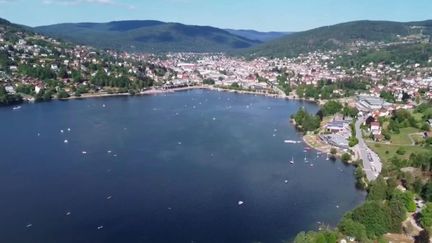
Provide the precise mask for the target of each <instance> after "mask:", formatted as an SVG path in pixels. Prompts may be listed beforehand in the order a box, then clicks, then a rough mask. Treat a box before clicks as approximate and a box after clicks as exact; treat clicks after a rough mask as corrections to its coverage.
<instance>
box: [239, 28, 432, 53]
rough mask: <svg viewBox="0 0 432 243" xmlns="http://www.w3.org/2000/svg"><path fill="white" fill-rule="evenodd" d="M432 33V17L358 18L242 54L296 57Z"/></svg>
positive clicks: (275, 41)
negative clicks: (410, 19)
mask: <svg viewBox="0 0 432 243" xmlns="http://www.w3.org/2000/svg"><path fill="white" fill-rule="evenodd" d="M431 33H432V20H428V21H421V22H408V23H401V22H390V21H355V22H348V23H342V24H337V25H332V26H325V27H320V28H316V29H312V30H308V31H303V32H296V33H293V34H291V35H287V36H284V37H282V38H279V39H276V40H273V41H270V42H267V43H264V44H261V45H258V46H256V47H254V48H251V49H249V50H247V51H245V52H243V53H242V54H245V55H251V56H277V57H280V56H288V57H292V56H297V55H299V54H301V53H308V52H311V51H316V50H334V49H338V48H343V47H347V46H350V45H351V44H353V43H354V42H360V41H364V42H392V41H398V40H401V38H404V37H408V36H411V37H414V38H415V37H417V38H421V37H424V36H427V35H431Z"/></svg>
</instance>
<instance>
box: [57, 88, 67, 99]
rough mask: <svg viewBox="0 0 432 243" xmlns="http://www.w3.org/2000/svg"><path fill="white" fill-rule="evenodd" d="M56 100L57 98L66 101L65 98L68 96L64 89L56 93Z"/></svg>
mask: <svg viewBox="0 0 432 243" xmlns="http://www.w3.org/2000/svg"><path fill="white" fill-rule="evenodd" d="M57 98H59V99H66V98H69V94H68V93H67V92H66V91H65V90H64V89H60V90H59V91H58V92H57Z"/></svg>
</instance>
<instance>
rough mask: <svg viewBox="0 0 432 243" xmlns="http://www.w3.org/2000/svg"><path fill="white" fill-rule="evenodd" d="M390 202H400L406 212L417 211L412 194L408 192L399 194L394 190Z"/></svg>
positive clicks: (399, 192)
mask: <svg viewBox="0 0 432 243" xmlns="http://www.w3.org/2000/svg"><path fill="white" fill-rule="evenodd" d="M392 200H397V201H400V202H402V203H403V205H404V206H405V209H406V210H407V211H408V212H415V211H416V209H417V207H416V204H415V201H414V193H412V192H410V191H406V192H401V191H399V190H397V189H396V190H394V192H393V195H392Z"/></svg>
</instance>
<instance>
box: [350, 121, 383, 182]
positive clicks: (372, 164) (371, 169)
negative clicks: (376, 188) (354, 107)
mask: <svg viewBox="0 0 432 243" xmlns="http://www.w3.org/2000/svg"><path fill="white" fill-rule="evenodd" d="M364 120H365V118H364V117H359V118H358V120H357V122H356V123H355V129H356V137H357V139H358V141H359V143H358V144H357V145H356V146H354V151H355V152H356V153H357V154H358V155H359V158H360V159H361V160H362V161H363V170H364V171H365V173H366V177H367V179H368V180H369V181H374V180H375V179H376V178H377V177H378V175H379V173H381V170H382V163H381V160H380V158H379V157H378V155H377V154H376V153H375V152H374V151H372V150H371V149H370V148H369V147H368V146H367V144H366V143H365V141H364V139H363V136H362V132H361V128H360V126H361V124H362V123H363V122H364Z"/></svg>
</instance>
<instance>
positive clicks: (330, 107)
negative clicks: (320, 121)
mask: <svg viewBox="0 0 432 243" xmlns="http://www.w3.org/2000/svg"><path fill="white" fill-rule="evenodd" d="M342 107H343V106H342V104H341V103H339V102H338V101H335V100H330V101H328V102H327V103H325V104H324V106H323V107H322V108H321V110H322V111H323V114H324V116H329V115H334V114H336V113H338V112H340V111H341V110H342Z"/></svg>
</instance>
